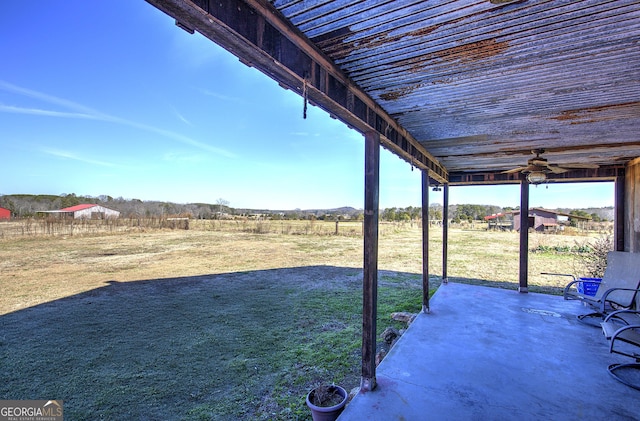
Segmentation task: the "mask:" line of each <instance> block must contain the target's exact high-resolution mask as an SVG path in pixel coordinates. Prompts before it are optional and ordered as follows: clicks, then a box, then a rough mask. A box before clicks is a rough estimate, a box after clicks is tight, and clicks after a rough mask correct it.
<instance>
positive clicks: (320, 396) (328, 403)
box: [307, 384, 348, 421]
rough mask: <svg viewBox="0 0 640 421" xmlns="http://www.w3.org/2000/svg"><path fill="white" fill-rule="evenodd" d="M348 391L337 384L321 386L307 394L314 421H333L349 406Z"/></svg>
mask: <svg viewBox="0 0 640 421" xmlns="http://www.w3.org/2000/svg"><path fill="white" fill-rule="evenodd" d="M347 396H348V395H347V391H346V390H345V389H344V388H342V387H340V386H336V385H335V384H330V385H327V384H321V385H319V386H317V387H315V388H313V389H312V390H311V391H310V392H309V393H308V394H307V406H308V407H309V409H311V416H312V417H313V421H333V420H335V419H336V418H338V416H339V415H340V413H342V410H343V409H344V406H345V405H346V404H347Z"/></svg>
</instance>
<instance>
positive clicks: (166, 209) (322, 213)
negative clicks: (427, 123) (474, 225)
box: [0, 193, 613, 223]
mask: <svg viewBox="0 0 640 421" xmlns="http://www.w3.org/2000/svg"><path fill="white" fill-rule="evenodd" d="M83 203H93V204H98V205H101V206H104V207H107V208H110V209H113V210H117V211H120V215H121V217H125V218H149V217H162V216H173V215H183V216H188V217H191V218H196V219H225V218H237V217H248V218H257V219H271V220H287V219H309V220H331V221H339V220H362V219H363V211H362V210H361V209H355V208H351V207H343V208H337V209H312V210H302V209H295V210H282V211H278V210H266V209H262V210H261V209H239V208H235V209H234V208H232V207H230V206H229V202H228V201H227V200H225V199H222V198H219V199H217V200H215V203H188V204H178V203H172V202H160V201H142V200H139V199H125V198H122V197H117V198H114V197H111V196H108V195H100V196H80V195H76V194H74V193H69V194H61V195H58V196H56V195H32V194H10V195H0V207H3V208H7V209H9V210H11V212H12V214H13V216H14V217H18V218H27V217H34V216H36V215H37V213H38V212H41V211H49V210H57V209H63V208H67V207H71V206H75V205H79V204H83ZM517 209H519V208H518V207H516V208H511V207H505V208H503V207H500V206H495V205H472V204H462V205H449V220H451V221H452V222H456V223H459V222H464V221H477V220H482V219H483V218H484V217H485V216H487V215H492V214H496V213H500V212H508V211H512V210H517ZM558 211H560V212H564V213H567V214H571V215H577V216H586V217H591V219H592V220H593V221H595V222H599V221H610V220H613V208H611V207H608V208H592V209H558ZM442 217H443V207H442V205H440V204H437V203H436V204H432V205H430V206H429V220H432V221H441V220H442ZM421 218H422V208H421V207H414V206H408V207H406V208H399V207H392V208H385V209H381V210H380V219H381V220H382V221H388V222H410V221H418V220H420V219H421Z"/></svg>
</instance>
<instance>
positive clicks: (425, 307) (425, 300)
mask: <svg viewBox="0 0 640 421" xmlns="http://www.w3.org/2000/svg"><path fill="white" fill-rule="evenodd" d="M430 311H431V309H430V308H429V172H428V171H422V312H423V313H429V312H430Z"/></svg>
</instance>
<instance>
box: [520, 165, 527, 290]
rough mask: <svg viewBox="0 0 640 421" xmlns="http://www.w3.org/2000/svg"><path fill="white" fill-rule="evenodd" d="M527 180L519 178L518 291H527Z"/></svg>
mask: <svg viewBox="0 0 640 421" xmlns="http://www.w3.org/2000/svg"><path fill="white" fill-rule="evenodd" d="M528 277H529V182H528V181H527V179H526V178H525V177H524V176H522V177H521V178H520V274H519V286H518V291H519V292H522V293H527V292H529V279H528Z"/></svg>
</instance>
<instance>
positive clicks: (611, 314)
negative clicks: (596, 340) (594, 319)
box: [604, 310, 640, 323]
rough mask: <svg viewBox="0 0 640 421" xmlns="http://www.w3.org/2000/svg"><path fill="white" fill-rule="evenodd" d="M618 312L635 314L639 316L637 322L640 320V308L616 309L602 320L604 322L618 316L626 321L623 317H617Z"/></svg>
mask: <svg viewBox="0 0 640 421" xmlns="http://www.w3.org/2000/svg"><path fill="white" fill-rule="evenodd" d="M619 314H637V315H638V316H639V318H638V322H640V310H616V311H614V312H611V313H609V314H608V315H607V317H605V318H604V322H605V323H606V322H608V321H609V320H610V319H612V318H614V317H616V318H619V319H621V320H623V321H624V322H626V320H624V319H623V318H621V317H618V315H619Z"/></svg>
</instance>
